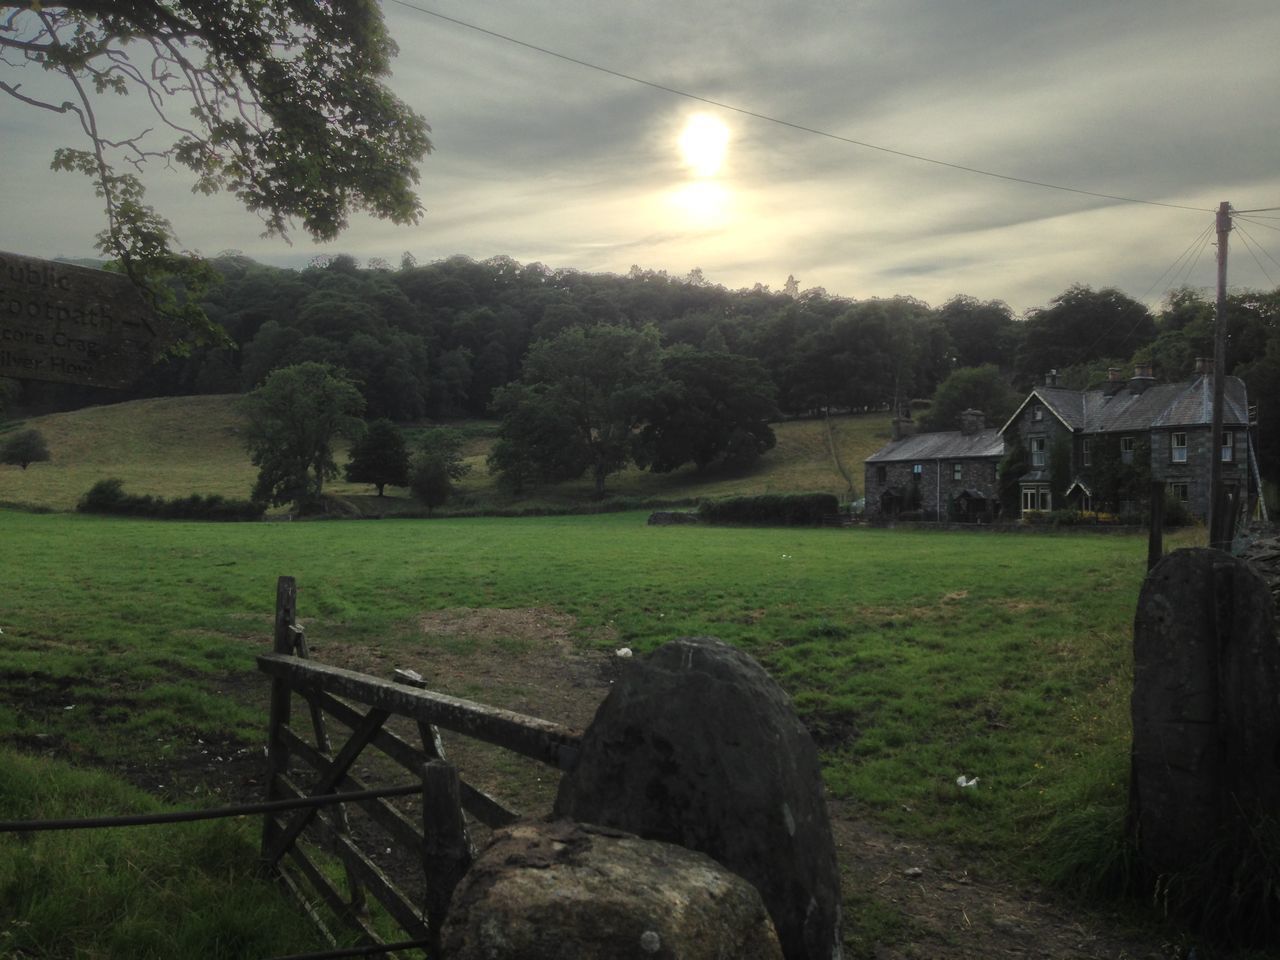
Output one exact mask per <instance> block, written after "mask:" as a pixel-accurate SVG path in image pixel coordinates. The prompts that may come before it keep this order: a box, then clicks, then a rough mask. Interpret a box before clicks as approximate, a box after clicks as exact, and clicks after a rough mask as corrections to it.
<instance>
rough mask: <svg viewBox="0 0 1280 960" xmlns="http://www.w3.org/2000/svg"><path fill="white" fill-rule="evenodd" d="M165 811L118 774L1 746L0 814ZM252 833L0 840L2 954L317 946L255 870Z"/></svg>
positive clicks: (212, 824) (247, 958)
mask: <svg viewBox="0 0 1280 960" xmlns="http://www.w3.org/2000/svg"><path fill="white" fill-rule="evenodd" d="M156 808H157V803H156V801H155V800H154V799H153V798H151V797H149V796H148V795H146V794H143V793H140V792H139V791H136V790H132V789H130V788H127V787H125V786H124V785H122V784H121V783H120V782H119V781H117V780H115V779H113V778H111V777H107V776H105V775H102V774H98V773H94V772H90V771H84V770H74V769H72V768H70V767H68V766H66V765H65V764H61V763H54V762H50V761H36V760H33V759H32V758H29V757H24V756H22V755H20V754H15V753H12V752H10V751H7V750H0V819H53V818H63V817H84V816H102V815H110V814H113V813H124V812H129V813H137V812H148V811H151V810H154V809H156ZM255 826H256V821H227V820H219V821H208V822H203V823H192V824H174V825H168V826H160V827H154V826H153V827H130V828H118V829H111V830H92V831H74V832H71V831H64V832H54V833H36V834H28V835H21V836H19V835H12V834H10V835H0V955H2V956H6V957H95V958H102V960H115V958H119V960H145V958H156V960H159V958H168V960H172V958H179V957H202V958H219V960H222V958H225V960H259V958H262V957H270V956H278V955H283V954H287V953H296V952H300V951H302V950H316V949H320V948H321V947H322V946H323V943H322V942H321V941H320V940H319V938H318V935H317V933H316V932H315V930H314V929H312V928H311V927H310V925H309V923H308V922H307V921H306V920H304V919H303V918H302V916H301V914H300V913H299V911H298V910H297V909H296V908H295V907H294V906H293V905H292V904H290V903H289V902H287V901H286V900H285V899H284V898H283V897H282V896H281V895H280V892H279V891H278V890H277V889H276V888H275V887H274V886H272V885H271V884H270V883H269V882H268V881H266V880H263V879H259V878H257V877H256V876H255V875H254V873H253V868H254V864H255V859H256V854H257V847H256V841H257V834H256V831H255V830H254V829H253V827H255ZM144 831H145V833H144Z"/></svg>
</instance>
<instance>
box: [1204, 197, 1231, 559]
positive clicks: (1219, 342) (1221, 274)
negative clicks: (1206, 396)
mask: <svg viewBox="0 0 1280 960" xmlns="http://www.w3.org/2000/svg"><path fill="white" fill-rule="evenodd" d="M1230 232H1231V204H1230V203H1228V202H1227V201H1226V200H1223V201H1222V203H1221V204H1219V205H1218V305H1217V311H1216V312H1215V315H1214V324H1213V432H1212V433H1211V435H1210V437H1209V464H1210V467H1209V546H1211V547H1214V548H1216V549H1218V550H1226V549H1228V548H1229V547H1230V546H1231V530H1230V526H1229V523H1230V517H1231V515H1232V511H1231V510H1229V509H1228V508H1227V504H1226V501H1225V500H1224V498H1223V496H1222V404H1223V396H1224V394H1225V387H1226V352H1227V349H1226V345H1227V334H1226V328H1227V234H1229V233H1230Z"/></svg>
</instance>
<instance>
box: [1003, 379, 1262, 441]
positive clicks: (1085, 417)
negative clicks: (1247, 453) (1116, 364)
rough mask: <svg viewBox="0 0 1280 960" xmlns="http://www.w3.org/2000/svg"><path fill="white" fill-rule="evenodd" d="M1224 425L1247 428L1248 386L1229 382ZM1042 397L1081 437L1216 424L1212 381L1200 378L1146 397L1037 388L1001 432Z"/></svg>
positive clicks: (1153, 389)
mask: <svg viewBox="0 0 1280 960" xmlns="http://www.w3.org/2000/svg"><path fill="white" fill-rule="evenodd" d="M1223 387H1224V403H1223V408H1222V422H1223V424H1224V425H1225V426H1228V427H1243V426H1245V425H1247V424H1248V422H1249V421H1248V416H1247V410H1246V406H1247V404H1246V394H1245V387H1244V381H1243V380H1241V379H1240V378H1239V377H1227V378H1226V382H1225V383H1224V384H1223ZM1035 397H1038V398H1039V399H1040V401H1041V402H1042V403H1043V404H1044V405H1045V407H1046V408H1047V409H1048V410H1049V411H1050V412H1051V413H1052V414H1053V415H1054V416H1055V417H1057V418H1058V419H1059V420H1061V421H1062V422H1063V424H1065V425H1066V426H1068V427H1070V428H1071V429H1072V430H1073V431H1078V432H1080V433H1086V434H1088V433H1122V432H1125V431H1141V430H1151V429H1153V428H1165V427H1200V426H1203V427H1207V426H1210V425H1211V424H1212V423H1213V378H1212V377H1210V376H1197V377H1195V378H1193V379H1191V380H1187V381H1183V382H1182V383H1157V384H1153V385H1152V386H1150V387H1148V388H1147V389H1146V390H1144V391H1143V392H1142V393H1137V394H1135V393H1131V392H1130V391H1129V389H1128V387H1127V386H1126V387H1122V388H1121V389H1120V390H1119V391H1118V392H1117V393H1116V394H1115V395H1114V396H1111V397H1108V396H1107V394H1106V392H1105V391H1103V390H1067V389H1065V388H1063V387H1036V388H1035V389H1034V390H1032V391H1031V394H1030V395H1029V396H1028V397H1027V399H1026V400H1025V401H1023V403H1022V406H1020V407H1019V408H1018V412H1017V413H1015V414H1014V415H1013V416H1012V417H1011V418H1010V419H1009V422H1008V423H1006V424H1005V425H1004V426H1003V427H1001V428H1000V429H1001V430H1002V431H1003V430H1006V429H1008V427H1009V424H1010V423H1013V422H1014V421H1015V420H1016V419H1017V418H1018V416H1019V415H1020V414H1021V413H1022V408H1023V407H1025V406H1026V405H1027V403H1029V402H1030V401H1031V400H1032V399H1033V398H1035Z"/></svg>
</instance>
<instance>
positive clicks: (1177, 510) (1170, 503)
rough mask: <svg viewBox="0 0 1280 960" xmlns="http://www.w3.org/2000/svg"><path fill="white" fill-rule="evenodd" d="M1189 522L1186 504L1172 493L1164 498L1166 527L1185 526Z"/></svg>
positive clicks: (1189, 514) (1189, 516)
mask: <svg viewBox="0 0 1280 960" xmlns="http://www.w3.org/2000/svg"><path fill="white" fill-rule="evenodd" d="M1190 524H1191V511H1190V510H1188V509H1187V505H1186V504H1185V503H1183V502H1182V501H1181V500H1179V499H1178V498H1177V497H1175V496H1172V495H1166V496H1165V498H1164V525H1165V526H1166V527H1186V526H1190Z"/></svg>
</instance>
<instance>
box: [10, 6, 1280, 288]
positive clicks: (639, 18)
mask: <svg viewBox="0 0 1280 960" xmlns="http://www.w3.org/2000/svg"><path fill="white" fill-rule="evenodd" d="M411 2H412V3H414V4H417V5H418V6H420V7H422V8H424V9H428V10H432V11H435V12H437V13H440V14H443V15H445V16H448V17H454V18H456V19H459V20H463V21H465V22H467V23H469V24H472V25H474V26H476V27H480V28H483V29H485V30H489V31H493V32H496V33H500V34H504V35H506V36H508V37H511V38H515V39H517V40H520V41H523V42H524V43H526V44H531V45H534V46H538V47H543V48H546V49H548V50H552V51H555V52H557V53H561V54H564V55H565V56H568V57H572V58H576V59H578V60H583V61H588V62H590V63H592V64H596V65H598V66H601V67H604V68H607V69H608V70H612V71H615V72H617V73H622V74H627V75H629V76H631V77H635V78H640V79H643V80H647V81H650V82H651V83H653V84H658V85H661V86H664V87H669V88H672V89H674V90H678V91H681V92H683V93H686V94H691V95H693V96H694V97H701V98H705V99H706V100H712V101H716V102H717V103H718V104H722V105H723V106H713V105H710V104H708V103H706V102H701V101H699V100H696V99H693V98H692V97H686V96H680V95H677V94H674V93H671V92H667V91H664V90H660V89H656V88H655V87H653V86H647V85H644V84H640V83H636V82H634V81H632V80H628V79H624V78H621V77H618V76H614V75H611V74H608V73H604V72H601V71H598V70H593V69H589V68H587V67H584V66H581V65H578V64H574V63H570V62H567V61H565V60H562V59H558V58H556V57H554V56H551V55H548V54H546V53H541V52H537V51H535V50H532V49H529V48H528V47H523V46H519V45H517V44H515V43H511V42H509V41H506V40H502V39H498V38H496V37H494V36H491V35H488V34H485V33H482V32H479V31H478V30H475V29H470V28H468V27H465V26H461V25H458V24H456V23H450V22H447V21H445V20H441V19H439V18H437V17H433V16H429V15H426V14H423V13H421V12H419V11H417V10H414V9H411V8H410V7H409V6H406V5H402V4H400V3H397V2H391V0H386V2H384V4H383V10H384V14H385V16H386V19H387V23H388V27H389V29H390V31H391V34H392V36H393V37H394V38H395V39H396V41H397V42H398V44H399V46H400V54H399V56H398V57H397V59H396V61H395V63H394V68H393V69H394V73H393V76H392V78H391V81H390V82H391V86H392V88H393V89H394V90H395V91H396V92H397V94H398V95H399V96H400V97H401V98H402V99H403V100H405V101H406V102H407V103H408V104H409V105H410V106H411V107H413V108H414V109H415V110H416V111H418V112H419V113H421V114H422V115H423V116H424V117H426V119H427V121H428V122H429V123H430V124H431V127H432V140H433V143H434V145H435V150H434V152H433V153H432V154H430V155H429V156H428V157H427V158H426V159H425V160H424V161H423V163H422V165H421V181H420V184H419V189H420V197H421V200H422V204H423V207H424V213H423V216H422V218H421V221H420V222H419V223H418V224H416V225H412V226H397V225H394V224H390V223H384V222H380V221H377V220H373V219H371V218H368V217H363V216H358V217H355V218H353V220H352V223H351V226H350V227H349V228H348V230H347V231H346V232H345V233H344V234H343V235H342V236H341V237H339V238H338V239H337V240H336V241H334V242H333V243H329V244H323V245H317V244H314V243H312V242H311V241H310V240H309V239H308V238H307V237H306V235H305V234H304V233H302V232H301V231H300V230H299V231H295V233H294V234H293V235H292V237H291V240H292V244H291V245H290V244H289V243H286V242H285V241H284V240H282V239H280V238H263V237H262V236H261V233H262V226H261V223H260V222H259V221H258V220H257V219H256V218H255V217H254V216H253V215H252V214H249V213H247V212H245V211H243V210H242V209H240V208H239V207H238V206H237V204H236V203H235V201H234V199H232V198H228V197H217V198H206V197H203V196H198V195H193V194H192V193H191V192H190V181H189V177H185V176H183V175H182V174H180V173H168V172H166V171H164V170H162V169H152V170H150V171H149V172H148V174H147V175H146V182H147V185H148V191H149V193H148V198H149V200H150V202H151V203H152V204H153V205H154V206H156V207H157V209H158V210H159V211H160V212H161V213H162V214H164V215H166V216H167V217H168V218H169V219H170V221H171V222H172V223H173V226H174V228H175V231H176V232H177V234H178V237H179V240H180V241H181V243H182V244H183V246H184V247H185V248H187V249H190V250H194V251H197V252H199V253H201V254H203V255H205V256H213V255H215V254H217V253H219V252H222V251H224V250H229V249H233V250H239V251H241V252H243V253H245V254H246V255H248V256H251V257H253V258H254V259H256V260H259V261H261V262H265V263H271V264H276V265H280V266H293V267H301V266H304V265H305V264H306V263H307V261H308V260H309V259H310V258H311V257H313V256H314V255H315V254H317V253H348V254H351V255H353V256H355V257H356V258H357V259H358V260H361V261H365V260H367V258H371V257H381V258H384V259H386V260H388V261H390V262H391V263H392V264H393V265H395V264H399V262H400V259H401V255H402V253H404V252H408V253H411V254H412V255H413V256H414V257H415V258H416V260H417V261H418V262H419V263H429V262H431V261H432V260H437V259H443V258H446V257H449V256H453V255H455V254H463V255H467V256H470V257H474V258H476V259H487V258H489V257H493V256H509V257H512V258H514V259H516V260H518V261H520V262H522V263H528V262H532V261H540V262H542V263H545V264H547V265H548V266H549V267H552V268H572V269H577V270H582V271H588V272H614V273H625V272H627V271H628V270H629V269H630V268H631V266H632V265H639V266H640V267H642V268H645V269H651V270H665V271H667V272H668V273H669V274H671V275H672V276H675V277H681V276H684V275H685V274H687V273H688V272H689V271H690V270H692V269H694V268H700V269H701V270H702V272H703V275H704V276H705V277H706V278H707V279H708V280H710V281H711V282H713V283H719V284H723V285H724V286H726V287H729V288H732V289H737V288H740V287H750V286H753V285H755V284H756V283H762V284H765V285H767V286H769V287H771V288H772V289H774V290H780V289H782V287H783V284H784V283H785V282H786V280H787V277H788V276H791V275H793V276H794V277H795V278H796V280H798V281H799V284H800V288H801V289H809V288H813V287H822V288H824V289H825V290H826V291H827V292H828V293H829V294H832V295H838V296H843V297H848V298H853V299H865V298H870V297H888V296H895V295H907V296H913V297H916V298H918V299H921V300H924V301H926V302H928V303H931V304H934V305H938V304H941V303H943V302H945V301H946V300H948V299H949V298H951V297H952V296H955V295H957V294H966V295H970V296H975V297H978V298H979V299H983V300H988V299H997V300H1003V301H1005V302H1007V303H1008V304H1009V305H1010V306H1011V307H1012V308H1013V309H1014V310H1015V311H1017V312H1022V311H1024V310H1026V309H1030V308H1035V307H1037V306H1043V305H1046V304H1047V303H1048V302H1049V301H1050V300H1051V298H1052V297H1054V296H1055V295H1057V294H1059V293H1061V292H1062V291H1064V290H1065V289H1067V288H1068V287H1069V286H1070V285H1072V284H1076V283H1081V284H1088V285H1090V286H1092V287H1094V288H1095V289H1097V288H1100V287H1105V286H1115V287H1118V288H1120V289H1121V290H1123V291H1124V292H1126V293H1128V294H1129V295H1131V296H1134V297H1138V298H1141V299H1145V300H1146V301H1147V302H1149V303H1153V304H1154V303H1157V302H1158V301H1159V300H1160V298H1161V297H1162V296H1163V295H1164V294H1165V293H1167V292H1168V291H1169V290H1170V289H1172V288H1173V287H1176V286H1178V285H1180V284H1183V283H1186V284H1189V285H1191V286H1194V287H1200V288H1204V289H1205V290H1207V291H1209V292H1210V293H1211V292H1212V288H1213V284H1214V283H1215V277H1216V267H1215V264H1214V257H1215V247H1214V246H1213V245H1212V240H1213V237H1212V225H1213V221H1214V217H1213V211H1214V210H1215V209H1216V208H1217V206H1218V204H1219V203H1220V202H1221V201H1224V200H1225V201H1229V202H1231V204H1232V205H1233V207H1234V208H1235V209H1237V210H1241V211H1244V210H1259V209H1262V208H1274V207H1280V116H1278V115H1277V114H1278V111H1277V100H1276V94H1277V88H1278V87H1280V60H1278V59H1277V58H1276V55H1275V46H1276V42H1277V40H1280V4H1278V3H1276V2H1275V0H1223V2H1219V3H1215V4H1207V3H1204V2H1203V0H1194V2H1189V0H1125V2H1123V3H1117V2H1116V0H1071V2H1062V0H842V2H834V0H811V2H807V3H803V4H799V3H791V2H782V0H731V2H725V0H718V2H715V3H711V2H706V0H683V2H671V0H648V2H645V3H634V2H623V0H591V2H587V0H577V2H567V0H537V2H535V0H482V2H476V0H471V2H462V0H411ZM28 72H29V71H28ZM0 78H2V79H12V78H11V72H10V73H8V74H7V73H6V72H5V70H4V67H3V66H2V65H0ZM19 79H27V78H19ZM30 79H31V80H37V81H38V78H30ZM0 96H2V95H0ZM124 106H125V107H127V108H128V109H123V110H122V109H120V108H119V107H116V108H113V109H112V110H111V111H110V112H109V114H108V115H109V118H110V120H111V121H112V122H113V123H116V124H117V125H118V127H117V129H118V131H119V132H120V133H121V134H124V133H126V132H127V133H130V134H132V133H136V132H137V129H138V128H139V127H140V126H144V125H150V122H151V121H150V119H149V118H147V117H145V115H144V114H143V113H142V112H141V111H142V103H141V101H140V100H139V99H138V98H133V99H132V100H130V101H127V102H126V103H125V105H124ZM730 108H738V109H737V110H735V109H730ZM741 111H747V112H741ZM749 114H756V115H757V116H752V115H749ZM697 115H703V116H702V118H701V119H700V120H698V121H696V122H698V123H701V124H703V125H704V126H706V128H707V129H710V130H711V132H712V135H711V137H710V140H711V141H712V142H713V143H714V142H716V138H717V137H719V138H720V139H721V140H723V156H722V159H721V163H720V164H719V166H718V168H717V169H716V170H715V171H714V172H710V171H709V170H708V169H706V168H705V167H706V166H709V165H710V161H709V160H708V158H707V156H706V155H705V150H704V151H703V153H702V155H700V157H694V158H692V159H691V158H690V157H688V156H686V155H685V154H683V153H682V151H681V148H680V140H681V135H682V132H683V131H685V130H686V129H687V128H688V125H689V124H690V122H691V120H692V119H693V118H695V116H697ZM765 118H772V120H770V119H765ZM774 121H784V122H783V123H778V122H774ZM797 127H806V128H810V129H809V130H808V131H806V130H801V129H797ZM0 131H2V134H3V135H2V136H0V165H2V167H3V169H4V170H5V171H6V173H7V174H8V176H7V177H6V187H5V189H3V190H0V249H3V250H9V251H12V252H16V253H24V254H28V255H31V256H40V257H54V256H72V257H76V256H90V255H93V246H92V244H93V236H94V234H96V233H97V232H98V231H99V230H100V229H101V228H102V225H103V223H102V212H101V203H100V201H99V200H98V199H97V198H95V197H94V196H93V191H92V188H91V186H90V185H89V184H88V182H87V181H85V180H84V179H83V178H81V177H79V176H78V175H73V174H65V173H57V174H55V173H50V172H48V164H49V160H50V157H51V155H52V152H53V150H54V148H55V147H56V146H58V145H62V144H75V143H76V133H77V131H76V128H75V127H74V125H73V122H72V121H71V120H70V119H69V118H68V117H65V116H58V115H55V114H52V113H49V112H46V111H38V110H33V109H31V108H28V107H24V106H22V105H20V104H18V103H16V102H15V101H13V100H11V99H8V98H5V99H0ZM811 131H820V132H821V134H830V135H831V136H823V135H820V133H815V132H811ZM838 138H844V139H838ZM851 140H852V141H860V142H861V143H863V144H872V145H875V146H876V147H881V148H887V149H888V150H893V151H898V152H899V154H901V153H905V154H913V155H916V156H920V157H928V158H931V159H934V160H939V161H944V162H945V163H948V164H953V165H958V166H964V167H971V168H975V169H980V170H985V171H989V172H992V173H998V174H1003V175H1006V176H1009V177H1016V178H1022V179H1025V180H1036V181H1042V182H1045V183H1051V184H1055V185H1059V186H1064V187H1071V188H1075V189H1078V190H1083V191H1090V192H1093V193H1101V194H1109V195H1113V196H1116V197H1126V198H1133V199H1141V200H1147V201H1154V202H1155V203H1130V202H1122V201H1119V200H1114V199H1104V198H1101V197H1096V196H1087V195H1084V194H1080V193H1072V192H1067V191H1064V190H1054V189H1047V188H1044V187H1037V186H1033V185H1029V184H1026V183H1018V182H1012V181H1010V180H1004V179H998V178H995V177H989V176H981V175H977V174H974V173H970V172H966V171H963V170H959V169H955V168H954V167H948V166H943V165H941V164H936V163H928V162H924V161H921V160H918V159H911V158H909V157H905V156H901V155H898V154H894V153H890V152H886V150H883V149H872V148H870V147H868V146H860V145H857V144H855V143H851V142H848V141H851ZM699 159H701V160H702V161H703V162H704V169H696V168H695V165H691V163H692V161H696V160H699ZM1156 204H1170V205H1173V206H1160V205H1156ZM1180 207H1191V208H1194V209H1190V210H1188V209H1180ZM1245 217H1249V218H1250V219H1248V220H1246V219H1244V218H1245ZM1267 218H1272V219H1267ZM1236 227H1237V229H1236V230H1235V231H1234V232H1233V233H1232V235H1231V242H1230V247H1229V249H1230V254H1231V256H1230V270H1229V282H1230V285H1231V287H1232V289H1233V290H1236V289H1244V288H1251V289H1259V288H1262V289H1271V288H1274V287H1275V286H1277V285H1280V211H1275V210H1271V211H1268V212H1265V213H1259V214H1242V216H1241V217H1238V218H1237V219H1236Z"/></svg>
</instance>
